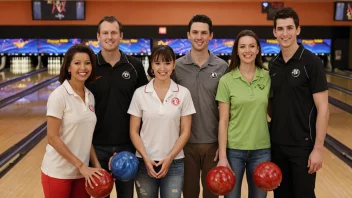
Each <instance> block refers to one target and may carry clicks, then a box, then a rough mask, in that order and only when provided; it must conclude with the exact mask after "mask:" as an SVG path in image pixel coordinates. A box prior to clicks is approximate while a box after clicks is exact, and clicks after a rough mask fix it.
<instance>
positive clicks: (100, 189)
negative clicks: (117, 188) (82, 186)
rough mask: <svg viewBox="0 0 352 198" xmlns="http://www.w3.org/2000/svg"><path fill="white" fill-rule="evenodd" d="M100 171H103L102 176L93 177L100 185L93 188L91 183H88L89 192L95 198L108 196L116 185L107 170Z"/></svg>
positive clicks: (87, 189)
mask: <svg viewBox="0 0 352 198" xmlns="http://www.w3.org/2000/svg"><path fill="white" fill-rule="evenodd" d="M100 172H101V173H102V176H100V177H99V178H98V177H93V179H94V181H95V183H97V184H98V186H94V188H92V187H90V185H86V191H87V193H88V194H89V195H90V196H92V197H94V198H104V197H106V196H108V195H109V194H110V193H111V191H112V188H113V187H114V180H113V179H112V176H111V175H110V174H109V173H108V172H107V171H106V170H100Z"/></svg>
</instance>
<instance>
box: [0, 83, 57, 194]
mask: <svg viewBox="0 0 352 198" xmlns="http://www.w3.org/2000/svg"><path fill="white" fill-rule="evenodd" d="M59 85H60V84H59V82H58V81H57V82H55V83H52V84H51V85H49V86H47V87H45V88H42V89H40V90H38V91H36V92H33V93H32V94H30V95H27V96H25V97H24V98H21V99H19V100H18V101H16V102H14V103H12V104H10V105H8V106H6V107H4V108H2V109H0V142H1V144H0V153H2V152H4V151H5V150H7V149H8V148H10V147H11V146H13V145H14V144H16V143H17V142H19V141H20V140H22V139H23V138H24V137H26V136H27V135H28V134H30V133H31V132H32V131H33V130H34V129H36V128H37V127H39V126H40V125H41V124H43V123H44V122H45V121H46V119H45V114H46V103H47V100H48V97H49V94H50V93H51V92H52V91H53V90H54V89H55V88H56V87H58V86H59ZM0 197H1V196H0Z"/></svg>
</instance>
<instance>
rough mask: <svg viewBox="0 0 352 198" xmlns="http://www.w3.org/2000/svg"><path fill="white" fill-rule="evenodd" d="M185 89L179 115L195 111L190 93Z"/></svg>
mask: <svg viewBox="0 0 352 198" xmlns="http://www.w3.org/2000/svg"><path fill="white" fill-rule="evenodd" d="M185 90H186V94H185V97H184V101H183V102H182V109H181V116H187V115H191V114H194V113H196V109H195V108H194V104H193V100H192V96H191V93H190V92H189V90H188V89H187V88H185Z"/></svg>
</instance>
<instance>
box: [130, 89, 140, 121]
mask: <svg viewBox="0 0 352 198" xmlns="http://www.w3.org/2000/svg"><path fill="white" fill-rule="evenodd" d="M139 92H140V89H137V90H136V91H135V92H134V94H133V97H132V101H131V103H130V107H129V108H128V111H127V113H128V114H131V115H133V116H136V117H139V118H141V117H142V108H141V105H140V102H139V100H140V99H141V98H140V97H139Z"/></svg>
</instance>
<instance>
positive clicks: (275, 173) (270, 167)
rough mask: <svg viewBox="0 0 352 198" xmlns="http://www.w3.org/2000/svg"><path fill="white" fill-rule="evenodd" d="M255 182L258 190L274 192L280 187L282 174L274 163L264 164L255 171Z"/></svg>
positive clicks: (259, 165)
mask: <svg viewBox="0 0 352 198" xmlns="http://www.w3.org/2000/svg"><path fill="white" fill-rule="evenodd" d="M253 180H254V183H255V184H256V185H257V186H258V188H260V189H262V190H265V191H272V190H274V189H275V188H277V187H278V186H279V185H280V183H281V181H282V172H281V169H280V168H279V167H278V166H277V165H276V164H274V163H273V162H262V163H260V164H258V166H257V167H256V168H255V169H254V174H253Z"/></svg>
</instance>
